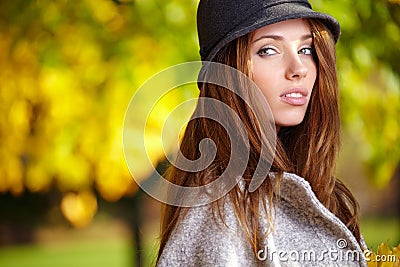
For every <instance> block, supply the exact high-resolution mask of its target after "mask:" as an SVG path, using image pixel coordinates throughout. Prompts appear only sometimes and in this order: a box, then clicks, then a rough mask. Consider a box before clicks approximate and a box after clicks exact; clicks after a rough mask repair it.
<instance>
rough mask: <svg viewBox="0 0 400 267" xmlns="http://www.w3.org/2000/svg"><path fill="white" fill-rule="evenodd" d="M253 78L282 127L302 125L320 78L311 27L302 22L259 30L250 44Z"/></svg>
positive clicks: (297, 20)
mask: <svg viewBox="0 0 400 267" xmlns="http://www.w3.org/2000/svg"><path fill="white" fill-rule="evenodd" d="M250 54H251V61H252V75H253V80H254V82H255V84H256V85H257V86H258V87H259V88H260V90H261V91H262V93H263V95H264V96H265V98H266V100H267V102H268V104H269V106H270V108H271V111H272V115H273V116H274V119H275V124H276V126H277V128H278V129H279V128H280V126H294V125H298V124H300V123H301V122H302V121H303V119H304V115H305V113H306V110H307V106H308V103H309V101H310V97H311V93H312V89H313V86H314V83H315V80H316V77H317V67H316V63H315V61H314V59H313V39H312V35H311V30H310V26H309V25H308V23H307V21H305V20H303V19H294V20H286V21H283V22H279V23H275V24H271V25H267V26H265V27H262V28H260V29H257V30H256V31H255V32H254V33H253V34H252V40H251V45H250Z"/></svg>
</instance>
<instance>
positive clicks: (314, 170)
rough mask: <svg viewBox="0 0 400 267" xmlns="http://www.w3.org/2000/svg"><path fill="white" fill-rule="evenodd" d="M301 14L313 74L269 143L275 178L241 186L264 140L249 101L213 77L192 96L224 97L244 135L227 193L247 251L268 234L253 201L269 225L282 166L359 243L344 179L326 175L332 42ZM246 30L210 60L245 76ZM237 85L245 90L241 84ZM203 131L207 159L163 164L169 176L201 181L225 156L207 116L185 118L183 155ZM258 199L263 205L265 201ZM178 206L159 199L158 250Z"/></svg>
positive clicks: (334, 111)
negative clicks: (292, 118)
mask: <svg viewBox="0 0 400 267" xmlns="http://www.w3.org/2000/svg"><path fill="white" fill-rule="evenodd" d="M308 22H309V24H310V28H311V32H312V34H313V39H314V40H313V43H314V48H315V60H316V64H317V73H318V75H317V80H316V82H315V85H314V89H313V92H312V96H311V100H310V103H309V106H308V109H307V112H306V115H305V117H304V120H303V121H302V123H300V124H299V125H296V126H291V127H281V128H280V130H279V132H278V134H277V137H278V138H277V143H276V151H275V156H274V158H273V162H272V168H271V170H272V171H274V172H277V173H278V175H277V179H276V182H275V183H273V182H272V181H271V179H269V178H268V177H267V179H265V180H264V182H263V183H262V185H261V186H260V187H259V188H258V189H257V190H255V191H254V192H250V191H249V190H248V186H249V184H250V182H251V179H252V176H253V173H254V170H255V166H257V164H258V162H259V160H260V150H261V144H262V142H264V141H266V140H263V138H265V135H262V134H261V131H260V127H259V124H260V122H259V121H257V120H256V118H255V117H254V114H253V113H252V111H251V109H250V108H249V106H248V105H246V103H245V102H244V101H243V99H241V98H240V97H239V96H238V95H236V94H235V93H233V92H231V91H230V90H227V89H226V88H224V87H221V86H218V85H214V84H209V83H204V84H202V87H201V90H200V97H205V98H213V99H217V100H220V101H222V102H224V103H225V104H226V105H228V106H229V107H230V108H231V109H233V110H234V111H235V112H236V113H237V114H238V116H239V118H240V119H241V120H242V122H243V124H244V125H245V128H246V134H247V135H248V138H249V151H250V156H249V160H248V163H247V168H246V170H245V172H244V174H243V180H244V183H245V184H244V190H243V188H239V186H235V187H234V188H233V190H231V191H230V192H229V194H228V195H227V197H229V199H230V201H231V202H232V203H233V206H234V209H235V213H236V215H237V217H238V219H239V221H240V223H241V225H243V228H244V230H245V232H246V234H247V236H248V239H249V241H250V243H251V245H252V247H253V250H254V252H255V253H256V251H257V245H258V244H260V242H261V241H262V240H263V238H265V235H266V234H268V233H264V234H260V233H259V219H258V218H259V216H258V215H259V207H260V204H262V205H263V207H264V211H265V212H266V214H267V218H268V220H269V223H270V226H271V227H273V212H272V210H273V209H271V208H273V206H274V205H275V203H276V200H277V199H279V195H278V191H279V190H277V189H276V188H277V186H279V181H280V177H281V175H282V173H283V172H292V173H295V174H297V175H299V176H301V177H304V179H306V180H307V181H308V182H309V183H310V185H311V187H312V189H313V191H314V192H315V194H316V196H317V197H318V199H319V200H320V201H321V203H322V204H324V205H325V206H326V207H327V208H328V209H329V210H330V211H331V212H332V213H334V214H335V215H336V216H337V217H338V218H339V219H340V220H341V221H342V222H343V223H344V224H345V225H346V226H347V227H348V229H349V230H350V231H351V232H352V233H353V235H354V236H355V238H356V239H357V240H358V242H359V243H360V242H361V241H360V230H359V213H360V212H359V206H358V203H357V201H356V200H355V198H354V197H353V195H352V194H351V192H350V191H349V190H348V189H347V187H346V186H345V185H344V184H343V183H342V182H341V181H340V180H338V179H337V178H335V177H334V169H335V160H336V157H337V154H338V152H339V147H340V117H339V106H338V81H337V74H336V54H335V53H336V52H335V43H334V40H333V37H332V35H331V33H330V32H329V31H328V30H327V29H326V28H325V26H324V25H323V24H322V23H320V22H319V21H317V20H308ZM251 37H252V36H251V34H248V35H245V36H243V37H240V38H238V39H236V40H234V41H232V42H231V43H229V44H228V45H227V46H225V47H224V48H223V49H221V50H220V51H219V53H218V54H217V56H216V57H215V61H216V62H219V63H222V64H226V65H228V66H231V67H233V68H236V69H238V70H240V71H241V72H243V73H244V74H245V75H247V76H249V77H251V76H252V75H251V61H250V55H249V46H250V41H251ZM243 90H244V91H246V88H243ZM247 91H251V90H247ZM247 93H249V92H247ZM250 94H251V92H250ZM250 98H251V96H250ZM203 108H204V106H202V105H201V102H199V103H198V105H197V107H196V110H195V113H196V112H198V113H199V114H201V110H202V109H203ZM215 112H218V110H216V111H215ZM233 123H234V122H233ZM275 135H276V133H275ZM204 138H210V139H212V140H214V142H215V144H216V147H217V154H216V156H215V158H214V160H213V164H211V166H210V167H208V168H207V169H206V170H204V171H200V172H186V171H183V170H180V169H178V168H176V167H174V166H171V167H170V168H169V169H168V170H167V172H166V177H167V179H169V181H171V182H173V183H175V184H178V185H183V186H196V185H197V186H198V185H204V184H207V183H209V182H210V181H213V180H215V179H217V178H218V177H219V175H221V173H222V172H223V171H224V169H225V168H226V166H227V162H229V157H230V148H231V147H230V143H229V138H228V136H227V133H226V131H224V129H223V128H222V127H221V126H220V125H218V123H216V122H215V121H213V120H210V119H206V118H197V119H193V120H191V121H190V122H189V123H188V125H187V127H186V130H185V133H184V135H183V138H182V140H181V144H180V149H181V152H182V155H184V156H185V157H186V158H188V159H190V160H195V159H198V158H199V157H201V153H200V151H199V149H198V145H199V143H200V141H201V140H203V139H204ZM265 200H268V201H265ZM260 202H262V203H260ZM223 203H224V199H220V200H218V201H215V202H213V203H212V208H213V212H214V211H218V214H219V215H220V216H221V210H222V209H221V206H222V205H223ZM266 203H267V205H268V206H269V208H270V209H267V207H266ZM267 210H269V211H270V212H267ZM186 211H187V208H182V207H178V206H171V205H165V206H164V210H163V218H162V223H161V240H160V249H159V252H158V258H159V257H160V255H161V253H162V251H163V249H164V247H165V244H166V243H167V241H168V239H169V238H170V235H171V233H172V231H173V229H174V228H175V227H176V225H177V224H179V222H180V220H182V218H183V216H184V214H185V212H186ZM221 217H222V216H221Z"/></svg>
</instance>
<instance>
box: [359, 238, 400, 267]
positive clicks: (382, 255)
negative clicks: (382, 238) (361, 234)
mask: <svg viewBox="0 0 400 267" xmlns="http://www.w3.org/2000/svg"><path fill="white" fill-rule="evenodd" d="M365 256H366V258H367V264H368V267H399V266H400V244H398V245H397V246H396V247H393V248H392V249H390V248H389V245H388V242H385V243H381V244H380V245H379V246H378V249H377V251H376V252H373V251H367V252H366V253H365Z"/></svg>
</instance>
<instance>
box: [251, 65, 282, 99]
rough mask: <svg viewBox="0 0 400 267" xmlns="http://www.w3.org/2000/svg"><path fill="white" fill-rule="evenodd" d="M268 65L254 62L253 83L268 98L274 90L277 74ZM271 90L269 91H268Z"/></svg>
mask: <svg viewBox="0 0 400 267" xmlns="http://www.w3.org/2000/svg"><path fill="white" fill-rule="evenodd" d="M273 70H274V68H271V67H270V66H268V65H267V64H258V62H253V69H252V74H253V81H254V83H255V84H256V85H257V86H258V88H259V89H260V90H261V92H262V93H263V95H264V96H265V97H267V98H268V95H269V94H271V93H272V90H271V88H274V84H275V81H276V77H277V73H276V71H273ZM267 88H269V90H267Z"/></svg>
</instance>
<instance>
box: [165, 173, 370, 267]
mask: <svg viewBox="0 0 400 267" xmlns="http://www.w3.org/2000/svg"><path fill="white" fill-rule="evenodd" d="M280 190H281V200H280V201H279V202H278V203H277V206H276V215H275V216H276V217H275V221H274V229H273V232H272V233H271V234H269V235H268V236H267V238H266V240H265V242H264V244H262V245H261V247H260V248H259V250H258V253H257V256H256V255H254V253H253V251H252V248H251V245H250V242H249V241H248V239H247V237H246V234H245V233H244V231H243V229H242V227H241V226H240V224H239V221H238V219H237V217H236V215H235V214H234V210H233V207H232V204H230V202H229V201H226V202H225V205H224V212H223V216H224V222H225V224H226V225H225V224H224V223H222V222H221V219H220V218H217V223H216V222H215V221H214V220H213V215H212V210H211V206H210V205H205V206H201V207H195V208H190V210H189V212H188V213H187V215H186V216H185V217H184V219H183V220H182V222H181V223H180V224H178V225H177V227H176V228H175V229H174V231H173V232H172V234H171V237H170V239H169V241H168V242H167V244H166V246H165V248H164V250H163V252H162V254H161V256H160V259H159V262H158V264H157V266H158V267H164V266H210V267H211V266H229V267H234V266H259V265H258V264H261V266H274V267H275V266H276V267H278V266H282V267H283V266H367V265H366V261H365V258H364V254H363V251H362V249H361V248H360V247H359V245H358V243H357V241H356V239H355V238H354V236H353V235H352V233H351V232H350V231H349V229H348V228H347V227H346V226H345V225H344V224H343V223H342V222H341V221H340V220H339V219H338V218H337V217H336V216H335V215H334V214H332V213H331V212H330V211H329V210H328V209H327V208H325V206H324V205H322V204H321V202H319V200H318V199H317V198H316V196H315V194H314V193H313V191H312V189H311V187H310V185H309V183H308V182H307V181H306V180H305V179H303V178H301V177H299V176H297V175H294V174H289V173H285V174H284V175H283V178H282V183H281V189H280ZM260 221H261V229H260V230H262V231H265V230H266V229H267V227H268V223H267V220H266V218H265V217H263V216H262V217H261V218H260Z"/></svg>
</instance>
